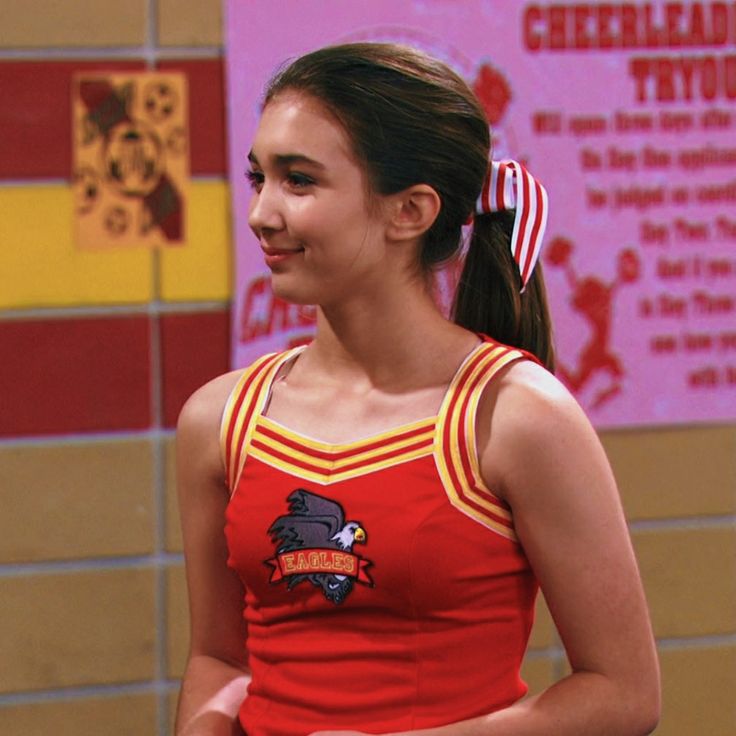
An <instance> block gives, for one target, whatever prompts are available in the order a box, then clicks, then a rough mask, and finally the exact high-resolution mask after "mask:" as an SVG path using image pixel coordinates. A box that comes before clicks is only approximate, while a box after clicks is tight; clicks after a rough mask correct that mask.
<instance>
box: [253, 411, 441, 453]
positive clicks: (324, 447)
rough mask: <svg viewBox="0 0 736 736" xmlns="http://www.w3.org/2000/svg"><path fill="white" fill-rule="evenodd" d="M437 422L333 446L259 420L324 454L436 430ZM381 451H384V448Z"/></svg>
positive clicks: (422, 421)
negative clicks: (408, 434) (425, 430)
mask: <svg viewBox="0 0 736 736" xmlns="http://www.w3.org/2000/svg"><path fill="white" fill-rule="evenodd" d="M436 422H437V417H427V418H426V419H420V420H419V421H416V422H412V423H411V424H402V425H400V426H398V427H395V428H394V429H389V430H386V431H385V432H381V433H380V434H376V435H372V436H371V437H366V438H364V439H361V440H355V441H354V442H345V443H342V444H331V443H329V442H320V441H319V440H315V439H312V438H311V437H307V436H305V435H303V434H299V433H298V432H294V431H293V430H291V429H288V428H287V427H284V426H283V425H282V424H279V423H278V422H275V421H274V420H273V419H269V418H268V417H264V416H261V417H260V419H259V423H260V424H261V425H262V426H264V427H267V428H268V429H271V430H272V431H274V432H277V433H278V434H280V435H283V436H284V437H286V438H287V439H290V440H292V441H294V442H298V443H299V444H300V445H304V446H305V447H311V448H313V449H315V450H320V451H322V452H345V451H349V450H353V449H357V448H359V447H363V446H364V445H372V444H373V443H374V442H381V441H382V440H386V439H390V438H391V437H395V436H396V435H399V434H404V433H405V432H411V431H413V430H417V429H424V428H426V429H428V430H429V429H434V426H435V424H436ZM418 436H419V435H417V437H418ZM415 440H416V438H414V440H413V441H415ZM381 449H382V450H383V448H381Z"/></svg>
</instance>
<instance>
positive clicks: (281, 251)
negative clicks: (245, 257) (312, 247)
mask: <svg viewBox="0 0 736 736" xmlns="http://www.w3.org/2000/svg"><path fill="white" fill-rule="evenodd" d="M261 250H262V251H263V253H264V254H265V255H267V256H288V255H291V254H292V253H301V252H302V251H303V250H304V248H264V247H263V246H261Z"/></svg>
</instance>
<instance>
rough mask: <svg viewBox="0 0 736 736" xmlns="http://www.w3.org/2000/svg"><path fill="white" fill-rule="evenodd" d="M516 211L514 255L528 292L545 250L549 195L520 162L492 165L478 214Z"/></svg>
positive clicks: (502, 162)
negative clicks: (540, 253)
mask: <svg viewBox="0 0 736 736" xmlns="http://www.w3.org/2000/svg"><path fill="white" fill-rule="evenodd" d="M504 210H516V214H515V216H514V230H513V233H512V235H511V253H512V255H513V256H514V260H515V261H516V263H517V265H518V266H519V273H520V274H521V284H522V285H521V290H522V291H524V288H525V287H526V284H527V281H529V277H530V276H531V275H532V271H533V270H534V265H535V264H536V262H537V259H538V258H539V251H540V250H541V248H542V238H543V237H544V230H545V228H546V227H547V214H548V211H549V204H548V202H547V191H546V190H545V188H544V187H543V186H542V185H541V184H540V183H539V181H537V179H535V178H534V177H533V176H532V175H531V174H530V173H529V172H528V171H527V170H526V169H525V168H524V167H523V166H522V165H521V164H520V163H519V162H518V161H513V160H511V159H505V160H503V161H491V165H490V166H489V167H488V174H487V175H486V180H485V182H484V183H483V190H482V191H481V193H480V197H478V202H477V203H476V207H475V211H476V213H477V214H479V215H482V214H486V213H489V212H502V211H504Z"/></svg>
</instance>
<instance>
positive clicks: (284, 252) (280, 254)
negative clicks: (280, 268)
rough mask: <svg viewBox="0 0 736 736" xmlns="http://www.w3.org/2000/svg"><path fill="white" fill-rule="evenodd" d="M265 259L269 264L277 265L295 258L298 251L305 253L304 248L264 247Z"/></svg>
mask: <svg viewBox="0 0 736 736" xmlns="http://www.w3.org/2000/svg"><path fill="white" fill-rule="evenodd" d="M261 250H262V251H263V259H264V260H265V261H266V265H267V266H275V265H276V264H277V263H281V262H282V261H286V260H288V259H289V258H293V257H294V256H296V255H297V254H298V253H303V252H304V248H263V247H261Z"/></svg>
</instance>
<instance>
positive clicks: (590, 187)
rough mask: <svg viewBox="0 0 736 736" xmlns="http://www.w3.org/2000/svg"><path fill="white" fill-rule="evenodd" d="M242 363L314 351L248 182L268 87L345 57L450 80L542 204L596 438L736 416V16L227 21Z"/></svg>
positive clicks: (438, 10) (498, 14) (719, 5)
mask: <svg viewBox="0 0 736 736" xmlns="http://www.w3.org/2000/svg"><path fill="white" fill-rule="evenodd" d="M227 10H228V16H227V64H228V68H227V72H228V105H229V142H230V172H231V188H232V189H231V191H232V196H233V212H234V226H235V244H236V249H237V250H236V264H237V273H236V292H235V295H236V298H235V303H234V308H233V345H234V352H233V364H234V366H236V367H237V366H242V365H245V364H247V363H248V362H250V361H251V360H253V359H254V358H255V357H257V356H258V355H261V354H263V353H265V352H269V351H272V350H279V349H282V348H284V347H286V346H288V345H293V344H296V343H299V342H303V341H304V340H306V339H308V338H309V335H310V334H311V332H312V320H313V314H312V313H311V310H310V309H309V308H304V307H295V306H291V305H288V304H285V303H283V302H280V301H279V300H276V299H274V298H273V296H272V295H271V292H270V288H269V277H268V269H267V268H266V267H265V264H264V262H263V258H262V255H261V251H260V249H259V248H258V245H257V243H256V240H255V238H254V237H253V235H252V234H251V232H250V231H249V229H248V224H247V209H248V198H249V196H250V191H249V188H248V184H247V181H246V179H245V177H244V176H243V172H244V171H245V169H246V167H247V162H246V157H247V154H248V151H249V148H250V142H251V140H252V138H253V134H254V131H255V128H256V125H257V120H258V110H259V101H260V98H261V96H262V93H263V88H264V85H265V83H266V81H267V80H268V79H269V77H271V75H272V74H273V73H274V71H275V70H276V69H277V68H278V67H279V66H280V65H281V64H283V63H284V62H285V61H286V60H288V59H289V58H293V57H295V56H298V55H300V54H302V53H304V52H306V51H309V50H312V49H314V48H317V47H320V46H323V45H327V44H334V43H341V42H348V41H356V40H376V41H392V42H399V43H407V44H410V45H412V46H415V47H418V48H420V49H423V50H425V51H427V52H428V53H430V54H432V55H434V56H436V57H439V58H440V59H442V60H444V61H446V62H447V63H449V64H450V65H451V66H452V67H453V68H455V69H456V71H458V72H459V73H460V74H462V75H463V76H464V77H465V78H466V79H467V80H468V82H469V83H470V84H471V85H472V86H473V87H474V89H475V90H476V92H477V94H478V96H479V97H480V99H481V101H482V103H483V104H484V106H485V108H486V111H487V113H488V116H489V119H490V121H491V123H492V128H493V137H494V145H495V154H494V157H495V158H504V157H512V158H516V159H519V160H522V161H524V162H526V163H527V165H528V167H529V168H530V169H531V170H532V171H533V172H534V174H535V175H536V176H537V177H538V178H540V179H541V181H542V182H543V183H544V184H545V186H546V187H547V190H548V192H549V200H550V216H549V222H548V226H547V234H546V237H545V246H544V251H543V254H542V261H543V263H544V266H545V276H546V281H547V287H548V290H549V293H550V301H551V305H552V311H553V318H554V323H555V332H556V344H557V349H558V363H559V369H558V376H559V377H560V378H561V379H562V380H563V381H564V382H565V383H566V384H567V385H568V387H569V388H570V389H571V390H572V391H573V392H574V393H575V395H576V396H577V398H578V400H579V401H580V402H581V404H582V405H583V407H584V408H585V410H586V412H587V413H588V415H589V416H590V418H591V420H592V421H593V423H594V424H595V425H596V426H597V427H599V428H609V427H618V426H631V425H659V424H678V423H691V422H719V421H726V420H732V419H733V418H735V417H736V288H735V287H736V104H735V103H736V3H732V2H727V3H726V2H682V3H677V2H667V3H665V2H640V3H631V2H627V3H610V2H608V3H589V4H585V3H574V4H573V3H571V4H569V5H566V4H561V3H559V2H555V3H522V2H518V3H501V2H498V1H494V0H452V1H450V0H412V1H408V0H407V2H400V3H397V2H391V1H388V0H385V1H381V0H374V1H373V2H371V3H351V2H343V1H342V0H310V1H309V2H295V1H294V0H271V2H268V3H244V2H238V1H237V0H230V1H229V2H228V5H227Z"/></svg>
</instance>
